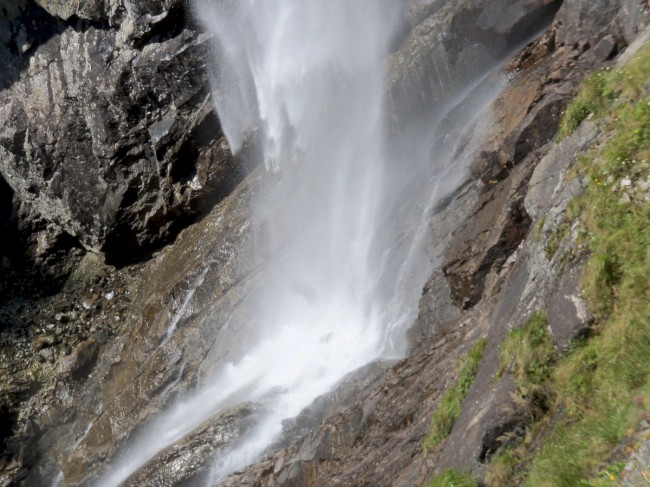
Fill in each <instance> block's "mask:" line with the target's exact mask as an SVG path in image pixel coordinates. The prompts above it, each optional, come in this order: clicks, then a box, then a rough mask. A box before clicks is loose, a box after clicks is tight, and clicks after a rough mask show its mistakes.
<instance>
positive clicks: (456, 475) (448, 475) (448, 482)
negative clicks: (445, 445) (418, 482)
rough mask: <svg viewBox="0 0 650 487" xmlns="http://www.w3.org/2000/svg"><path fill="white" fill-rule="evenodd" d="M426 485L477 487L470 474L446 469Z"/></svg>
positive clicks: (474, 479)
mask: <svg viewBox="0 0 650 487" xmlns="http://www.w3.org/2000/svg"><path fill="white" fill-rule="evenodd" d="M428 487H479V484H478V481H477V480H476V478H475V477H472V476H471V475H467V474H465V473H462V472H459V471H457V470H452V469H448V470H445V471H444V472H442V473H441V474H440V475H437V476H436V477H435V478H434V479H433V480H431V481H430V482H429V484H428Z"/></svg>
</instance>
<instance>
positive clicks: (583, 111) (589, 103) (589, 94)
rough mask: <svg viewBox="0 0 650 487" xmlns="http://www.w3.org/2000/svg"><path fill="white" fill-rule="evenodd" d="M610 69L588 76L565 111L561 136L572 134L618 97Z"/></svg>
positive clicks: (561, 125)
mask: <svg viewBox="0 0 650 487" xmlns="http://www.w3.org/2000/svg"><path fill="white" fill-rule="evenodd" d="M616 95H617V94H616V92H615V91H614V90H613V88H612V83H611V75H610V71H599V72H598V73H595V74H593V75H591V76H590V77H589V78H587V79H586V80H585V81H584V83H583V85H582V89H581V90H580V92H579V93H578V95H577V96H576V97H575V99H574V100H573V102H572V103H571V104H570V105H569V106H568V107H567V109H566V111H565V112H564V117H563V118H562V122H561V123H560V133H559V138H560V139H562V138H564V137H567V136H568V135H571V134H572V133H573V132H574V131H575V130H576V129H577V128H578V126H579V125H580V124H581V123H582V122H583V121H584V120H586V119H587V118H589V117H590V116H593V115H600V114H601V113H603V112H604V111H605V110H606V109H607V108H609V106H610V105H611V103H612V102H613V101H614V100H615V99H616Z"/></svg>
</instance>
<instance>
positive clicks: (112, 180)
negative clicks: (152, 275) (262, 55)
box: [0, 0, 251, 264]
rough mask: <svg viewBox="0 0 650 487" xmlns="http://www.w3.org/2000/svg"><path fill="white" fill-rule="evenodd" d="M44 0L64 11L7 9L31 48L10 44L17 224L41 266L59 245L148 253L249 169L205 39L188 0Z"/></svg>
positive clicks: (1, 100)
mask: <svg viewBox="0 0 650 487" xmlns="http://www.w3.org/2000/svg"><path fill="white" fill-rule="evenodd" d="M41 4H42V6H44V7H45V8H46V9H47V12H49V13H50V14H52V15H54V17H53V16H50V15H49V14H48V13H47V12H46V11H45V10H41V9H40V8H39V7H38V6H35V5H31V4H29V3H26V2H18V3H17V6H16V7H14V10H13V11H11V12H10V13H8V14H3V16H2V17H0V32H3V33H4V36H5V37H6V38H7V39H6V40H7V45H9V46H15V47H14V48H15V49H17V50H18V51H21V50H23V51H24V53H20V52H15V51H13V50H8V51H7V50H6V49H5V51H4V52H3V55H4V56H5V57H6V58H8V66H7V69H6V70H5V72H4V73H3V74H2V75H1V76H0V78H1V81H0V106H2V108H1V109H0V126H1V128H0V174H2V177H3V180H4V181H6V184H5V185H4V190H3V191H4V192H5V193H6V192H7V190H8V188H7V186H8V187H9V188H10V191H11V193H12V200H13V215H12V220H13V223H14V224H15V226H16V229H17V231H18V232H19V233H20V234H22V235H23V236H24V239H25V243H26V251H27V254H28V257H29V258H30V259H31V260H32V261H33V260H38V259H39V258H40V259H41V260H44V259H45V257H44V256H47V254H49V253H52V252H53V249H55V248H56V247H57V245H59V246H67V247H70V246H75V245H76V246H79V247H82V246H83V247H84V248H85V249H89V250H93V251H101V252H103V253H105V254H106V256H107V259H108V260H109V262H113V263H117V264H124V263H130V262H135V261H138V260H140V259H142V258H143V257H144V256H146V253H147V252H148V251H150V250H152V249H155V248H156V247H159V246H160V245H162V244H164V243H166V242H169V241H170V240H171V239H172V238H173V237H174V236H175V235H176V234H177V233H178V231H179V230H180V229H181V228H183V227H184V226H186V225H187V224H188V223H190V222H191V221H192V220H193V219H194V218H195V217H196V216H198V215H202V214H205V213H206V212H207V211H209V209H210V208H211V207H212V206H213V205H214V203H216V202H217V201H218V200H219V199H220V198H223V197H224V196H225V195H227V194H228V193H229V192H230V190H232V188H233V187H234V185H235V184H236V183H237V182H239V181H240V180H241V178H242V177H243V175H244V174H245V173H246V172H247V169H246V168H245V167H244V166H243V164H242V163H240V162H238V160H236V159H234V158H233V157H232V155H231V154H230V151H229V149H228V146H227V144H226V142H225V139H224V138H223V137H222V136H221V133H220V127H219V123H218V120H217V118H216V116H215V114H214V112H213V111H212V106H211V103H210V98H209V90H208V81H207V75H206V72H205V69H204V67H205V63H206V62H207V58H208V53H207V46H206V39H205V38H204V37H202V36H199V35H198V33H197V32H195V31H194V30H192V28H191V27H190V26H189V24H188V22H187V20H186V13H185V10H184V6H183V2H180V1H176V0H169V1H164V2H145V1H125V2H121V1H111V2H99V1H90V0H87V1H82V0H77V1H75V2H55V1H43V2H41ZM83 19H92V20H83ZM32 24H34V25H37V27H38V29H37V30H36V28H34V32H32V31H31V30H30V29H32V27H31V26H32ZM21 33H23V34H24V35H23V34H21ZM21 36H22V37H21ZM23 37H24V39H23ZM21 42H24V43H26V44H25V45H26V46H30V45H31V46H32V47H25V48H24V49H23V48H21V47H20V45H21V44H20V43H21ZM249 159H251V158H249ZM6 198H8V197H6ZM5 205H6V204H5ZM5 211H6V210H5Z"/></svg>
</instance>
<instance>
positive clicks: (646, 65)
mask: <svg viewBox="0 0 650 487" xmlns="http://www.w3.org/2000/svg"><path fill="white" fill-rule="evenodd" d="M649 52H650V47H648V46H646V47H645V48H643V49H642V50H641V51H640V52H639V53H638V54H637V55H636V57H635V58H634V59H633V60H632V61H631V62H629V63H627V64H626V65H625V66H623V67H620V68H617V69H610V68H607V69H605V70H601V71H598V72H597V73H594V74H592V75H591V76H590V77H588V78H587V79H586V80H585V81H584V82H583V84H582V87H581V89H580V91H579V92H578V94H577V96H576V97H575V98H574V100H573V101H572V102H571V103H570V104H569V106H568V107H567V109H566V111H565V112H564V116H563V118H562V121H561V122H560V132H559V133H558V139H560V140H561V139H562V138H564V137H567V136H569V135H571V134H572V133H573V132H574V131H575V130H576V129H577V128H578V126H579V125H580V124H581V123H582V122H583V121H584V120H586V119H587V118H589V117H590V116H594V117H602V116H603V115H607V114H609V111H610V108H611V107H612V105H615V104H623V103H626V102H629V101H631V100H637V99H638V98H639V97H640V96H641V94H642V93H644V91H645V83H646V82H647V80H648V79H650V55H649V54H648V53H649Z"/></svg>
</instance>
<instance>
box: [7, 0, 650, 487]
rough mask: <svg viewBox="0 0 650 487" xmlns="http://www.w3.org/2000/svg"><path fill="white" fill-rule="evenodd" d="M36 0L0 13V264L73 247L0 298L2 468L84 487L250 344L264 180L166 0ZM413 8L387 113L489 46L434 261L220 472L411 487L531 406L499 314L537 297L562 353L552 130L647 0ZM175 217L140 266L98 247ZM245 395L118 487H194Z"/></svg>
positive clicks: (569, 285) (398, 118) (124, 248)
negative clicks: (364, 339) (355, 363)
mask: <svg viewBox="0 0 650 487" xmlns="http://www.w3.org/2000/svg"><path fill="white" fill-rule="evenodd" d="M36 3H37V4H38V5H39V6H36V5H34V4H33V3H31V2H30V3H28V2H27V1H26V0H25V1H23V0H16V1H14V2H13V3H11V4H10V5H9V6H7V7H6V8H3V9H0V36H1V37H2V40H3V41H4V42H3V43H2V44H0V61H2V62H3V66H5V65H6V69H5V71H4V75H3V77H2V78H1V79H0V121H1V122H2V124H0V231H3V232H5V231H6V232H7V235H12V238H14V237H15V241H18V242H21V243H20V245H18V246H15V245H14V246H12V245H8V244H7V241H6V240H2V241H0V253H1V254H3V255H0V257H4V258H3V259H2V261H0V267H3V266H4V267H5V268H11V267H12V266H11V262H12V261H11V260H8V259H13V258H14V257H13V256H14V255H16V254H17V253H21V252H23V251H24V250H26V252H27V257H28V258H29V259H31V260H32V261H33V262H36V263H39V262H40V265H49V264H51V263H53V262H62V261H65V262H72V264H71V265H77V261H76V260H74V259H72V258H70V257H69V255H71V254H74V252H77V254H76V258H77V259H78V260H80V261H81V263H80V264H79V265H78V266H77V267H76V271H75V273H73V274H72V277H71V279H70V280H69V283H68V284H67V286H69V287H66V288H64V291H65V292H68V290H71V291H70V293H69V294H61V295H58V296H55V297H54V298H52V300H51V301H48V302H47V303H45V301H38V302H35V303H31V302H29V301H27V300H23V301H16V300H14V301H12V302H11V303H10V305H11V306H9V305H8V306H6V307H5V308H3V309H2V310H0V311H1V313H0V321H1V322H2V324H5V326H0V329H2V328H7V329H9V328H11V329H12V330H14V329H15V330H18V331H16V332H15V333H14V334H5V335H2V336H1V338H2V340H0V352H2V355H0V366H1V367H0V378H2V379H3V380H2V381H0V385H1V387H2V388H1V389H0V391H2V393H3V394H2V396H1V397H2V398H3V399H0V448H1V447H2V446H3V444H4V446H6V449H5V450H4V453H2V452H0V482H4V483H5V484H10V483H12V482H13V483H18V484H23V485H33V486H41V485H48V484H51V483H52V480H54V479H58V480H61V485H66V486H78V485H93V483H94V482H96V481H97V478H98V476H99V475H100V474H101V469H102V468H103V467H104V466H105V465H106V462H107V461H108V460H109V459H112V458H114V457H115V455H119V452H120V448H121V447H123V446H124V445H128V444H129V443H128V442H129V441H130V440H132V439H133V438H134V436H136V435H137V434H138V433H139V432H140V429H141V428H142V426H143V425H146V424H147V422H148V421H149V420H151V418H152V417H154V416H155V415H156V414H157V413H159V412H160V411H161V410H163V409H164V408H166V407H167V406H168V405H169V404H170V403H172V401H173V400H174V399H175V398H177V397H178V395H179V394H180V393H182V392H186V391H192V390H193V389H194V387H195V386H196V385H197V383H198V381H199V380H201V378H203V377H206V376H209V375H210V373H211V372H212V371H213V369H214V368H215V367H216V366H217V365H218V364H219V363H223V362H225V361H227V359H228V357H229V354H230V351H231V349H232V348H236V347H246V345H247V342H246V328H247V327H253V326H255V318H256V317H255V316H251V315H249V314H247V308H246V306H244V305H243V304H245V303H246V301H247V300H248V299H250V293H251V290H252V289H254V284H255V280H256V279H257V278H258V276H259V275H260V273H263V272H264V262H263V261H260V260H258V258H257V257H256V256H255V254H254V252H253V250H254V242H253V241H252V239H251V235H252V233H253V232H252V229H251V225H252V223H251V219H250V215H249V212H250V202H251V198H252V197H253V194H254V193H255V192H256V191H257V189H258V187H259V182H260V178H261V177H262V176H261V173H260V172H258V171H255V170H253V171H252V172H251V173H250V174H248V175H247V176H246V174H247V173H248V172H249V171H251V169H252V168H251V167H246V166H245V165H244V164H243V162H242V160H243V159H244V157H243V158H242V159H238V158H235V157H233V156H232V155H231V154H230V151H229V148H228V145H227V143H226V142H225V140H224V139H223V137H222V136H221V133H220V129H219V124H218V120H217V118H216V116H215V114H214V113H213V112H212V108H211V104H210V101H209V97H208V93H207V79H206V74H205V65H206V62H207V55H208V53H207V49H206V43H205V39H204V38H203V37H202V36H201V35H198V34H197V32H195V31H194V30H193V28H192V26H191V25H190V24H188V22H187V19H186V12H185V10H184V4H183V2H181V1H175V0H169V1H160V2H159V1H153V0H152V1H146V0H104V1H100V0H96V1H93V0H75V1H72V2H62V1H47V0H39V1H38V2H36ZM415 4H416V6H415V7H414V10H413V12H412V15H410V17H409V21H410V22H411V26H410V31H409V33H408V34H407V35H404V37H403V38H402V39H400V45H399V46H398V48H397V49H396V51H395V52H394V53H393V55H392V56H391V58H390V59H389V60H388V63H387V64H388V67H389V69H390V71H389V73H390V76H389V79H390V87H389V88H390V89H389V93H388V95H389V98H390V100H391V102H392V103H393V106H392V109H393V112H392V113H393V115H394V119H393V122H394V123H393V125H392V128H393V129H394V130H395V131H399V130H401V129H404V128H405V127H407V126H408V125H409V124H411V123H422V122H423V121H427V120H428V118H427V117H428V115H429V114H428V113H427V112H426V110H424V108H423V107H426V106H430V104H431V103H437V102H442V101H444V100H446V99H452V98H453V97H454V96H455V95H458V93H457V92H456V91H454V90H456V89H457V88H456V87H457V86H458V85H459V83H458V80H459V79H467V78H468V77H469V78H472V79H474V78H476V77H477V76H479V74H480V73H483V70H484V69H485V66H487V65H488V64H489V63H494V62H495V60H501V61H503V63H506V64H505V65H506V68H505V69H506V71H507V73H508V76H509V80H510V82H509V83H508V85H507V86H506V87H505V89H504V91H503V92H502V93H501V95H500V96H499V97H498V98H497V99H496V100H495V101H494V103H493V104H492V106H491V112H492V115H493V121H494V122H493V127H492V128H491V130H490V131H489V133H488V136H487V137H486V140H485V142H484V145H483V146H482V147H481V150H480V151H479V152H478V155H477V157H476V160H475V161H474V163H473V165H472V167H471V169H470V172H469V174H468V175H467V177H466V178H465V180H464V182H463V184H461V185H460V187H459V188H458V189H457V190H455V191H454V192H453V194H452V195H451V196H450V197H449V198H447V200H446V201H445V204H444V205H441V206H440V207H438V208H437V209H436V210H435V211H434V214H432V215H431V222H430V232H431V234H432V242H434V243H433V244H432V246H431V248H429V249H428V251H429V255H430V256H431V258H432V260H435V261H436V262H438V263H439V265H438V267H437V268H436V269H435V270H434V272H433V274H432V276H431V277H430V279H429V281H428V282H427V284H426V285H425V287H424V289H423V296H422V299H421V302H420V313H419V316H418V319H417V320H416V322H415V324H414V326H413V327H412V329H411V330H410V335H409V338H410V343H411V351H410V353H409V355H408V357H406V358H404V359H403V360H400V361H398V362H395V363H390V364H373V365H371V366H369V367H368V368H367V370H364V371H361V372H360V373H359V374H357V375H355V376H353V377H350V378H349V380H346V381H345V382H344V384H343V385H342V386H341V388H340V389H338V390H336V391H334V392H332V393H331V394H329V395H327V396H324V397H321V398H318V399H317V400H316V401H315V402H314V404H313V405H312V406H310V407H309V408H307V409H306V410H305V411H303V413H302V414H301V415H300V416H299V417H298V418H296V419H295V420H293V421H289V422H287V424H285V430H286V431H285V433H286V435H285V438H284V441H282V442H280V443H278V444H277V445H275V449H276V451H275V452H274V453H269V455H268V456H266V457H265V458H263V459H262V460H260V462H259V463H257V464H255V465H252V466H250V467H248V468H246V469H244V470H242V471H241V472H237V473H235V474H233V475H232V476H230V477H228V478H226V479H223V480H222V481H221V482H219V483H218V485H222V486H242V485H276V486H301V487H302V486H310V485H314V486H320V485H359V486H362V485H367V486H384V485H392V486H411V485H422V484H424V483H425V482H426V481H427V480H428V479H429V478H430V477H431V476H432V475H433V474H434V473H435V472H438V471H440V470H442V469H444V468H447V467H462V468H463V469H464V470H471V471H473V472H475V473H479V474H480V473H481V472H482V470H483V468H484V465H485V463H486V462H487V461H488V460H489V459H490V457H491V455H492V454H493V453H494V452H495V451H497V450H499V449H500V448H503V447H504V446H505V445H507V439H506V438H507V437H508V434H510V435H517V434H519V433H518V432H519V431H521V428H520V426H521V425H522V424H523V423H525V421H526V415H525V414H524V411H522V408H521V405H520V404H518V403H517V402H516V401H514V400H513V399H512V393H513V392H514V391H515V382H514V379H513V377H512V376H511V375H510V374H509V373H508V372H506V373H505V375H504V376H503V377H501V378H498V377H497V370H498V368H499V345H500V343H501V341H502V339H503V337H504V336H505V334H506V333H507V331H508V330H509V329H510V328H513V327H518V326H522V325H523V324H524V323H525V322H526V321H527V320H528V318H529V317H530V316H531V314H532V313H533V312H535V311H536V310H538V309H541V308H544V309H548V321H549V327H550V330H551V332H552V335H553V339H554V341H555V344H556V346H557V347H558V348H565V347H567V346H568V344H569V343H570V341H571V340H572V339H574V338H576V337H579V336H581V335H582V334H584V333H585V332H586V331H587V330H588V329H589V327H590V325H591V316H590V314H589V312H588V310H587V309H586V306H585V304H584V302H582V301H581V299H580V293H579V280H578V276H579V272H580V267H581V265H582V262H583V257H584V249H583V248H581V247H580V245H579V243H578V242H577V235H576V231H575V229H573V228H568V230H567V232H566V235H565V236H564V237H563V238H562V239H561V241H560V242H559V243H558V244H557V252H556V253H555V254H554V255H550V254H549V253H548V252H546V250H545V249H546V247H547V246H548V242H549V240H550V239H553V238H555V232H556V229H557V228H558V226H560V225H562V224H563V223H564V221H563V218H564V217H563V215H564V211H565V210H566V207H567V205H568V202H569V201H570V200H571V199H572V198H573V197H574V196H575V195H577V194H579V192H580V191H581V182H580V181H579V180H576V179H573V180H570V178H569V177H568V175H569V173H570V170H571V167H572V166H573V165H574V164H575V161H576V155H577V154H578V153H579V152H581V151H584V150H587V149H588V148H589V147H592V146H594V145H596V144H598V143H600V138H599V137H600V135H599V133H598V129H597V127H594V126H591V125H589V124H587V125H585V126H583V127H582V128H581V129H580V130H579V131H578V132H576V133H575V134H574V135H573V136H571V137H570V138H568V139H566V140H564V141H563V142H562V143H561V144H556V143H554V142H553V141H552V139H553V136H554V135H555V132H556V129H557V124H558V122H559V115H560V113H561V111H562V110H563V108H564V107H565V105H566V103H567V102H568V100H569V97H570V96H571V95H572V94H573V93H574V92H575V89H576V86H577V84H578V82H579V81H580V80H581V79H582V78H583V77H584V74H585V72H586V71H588V70H591V69H593V68H594V66H596V65H597V63H599V62H603V61H607V60H608V59H611V58H612V57H614V56H616V55H617V54H618V53H619V52H621V51H623V50H624V48H625V47H626V46H627V45H628V44H631V43H632V41H633V40H634V39H635V37H636V36H637V34H638V33H639V31H640V30H641V28H642V27H643V26H644V25H645V24H647V22H648V18H647V13H646V11H645V10H643V5H642V3H639V2H636V1H632V0H616V1H609V2H607V1H604V0H603V1H598V2H593V1H592V2H590V1H588V0H565V1H564V2H561V1H552V0H511V1H506V0H503V1H501V0H491V1H487V0H485V1H484V0H463V1H460V2H440V1H429V0H425V1H420V2H415ZM594 12H598V14H597V15H596V14H594ZM612 19H613V20H612ZM541 31H543V32H541ZM535 34H540V35H539V36H538V37H536V38H534V39H532V38H533V37H534V35H535ZM531 39H532V40H531ZM528 40H531V42H530V43H529V44H527V45H525V46H522V44H525V42H526V41H528ZM512 56H514V57H512ZM509 57H510V59H508V58H509ZM402 102H404V104H402ZM407 113H408V114H411V115H413V118H412V119H409V117H407V116H406V114H407ZM429 121H430V122H432V123H433V122H434V121H432V120H429ZM254 150H255V147H254V145H253V144H252V143H251V144H250V145H249V146H248V147H247V148H246V151H248V152H247V154H245V159H246V160H254V159H255V158H254V157H253V156H254ZM242 179H243V181H242ZM214 205H216V206H215V207H214V208H213V209H211V208H212V207H213V206H214ZM208 212H209V213H208ZM204 213H208V216H207V217H206V218H204V219H203V220H201V221H200V222H199V223H197V224H195V225H192V226H190V227H189V228H186V229H184V230H182V231H181V228H182V227H184V226H186V225H187V224H188V222H190V221H191V219H192V218H194V217H195V216H196V215H200V214H204ZM542 216H544V220H543V221H542ZM540 221H542V224H541V225H540V224H539V222H540ZM536 225H537V226H538V227H539V228H538V229H536V231H534V232H533V231H531V229H532V228H535V227H536ZM178 232H180V233H179V234H178V236H177V238H176V240H175V242H174V244H173V245H171V246H168V247H166V248H164V249H163V250H162V251H160V252H159V253H157V254H154V255H153V257H152V258H151V259H149V260H148V261H147V262H146V263H144V264H142V265H140V266H136V267H125V268H123V269H121V270H120V269H115V268H113V267H111V266H110V265H106V263H105V262H104V259H103V256H104V255H105V257H106V260H107V261H108V264H111V263H117V264H124V263H127V262H129V261H134V260H138V259H141V258H142V257H143V256H145V255H146V254H147V252H149V251H151V250H152V249H155V248H156V247H157V246H159V245H160V244H162V243H165V242H168V241H169V240H170V239H171V238H172V237H174V236H176V234H177V233H178ZM20 239H22V240H20ZM74 249H78V250H77V251H75V250H74ZM87 250H91V251H92V252H89V253H86V255H85V256H83V257H82V254H84V252H87ZM67 269H68V270H67V271H66V270H65V269H64V268H61V270H60V271H56V272H57V273H58V274H65V273H66V272H68V271H69V269H70V266H68V268H67ZM136 279H137V283H136V282H135V280H136ZM0 284H2V282H0ZM61 300H67V301H76V302H75V303H74V304H72V305H70V306H69V307H64V306H63V305H62V304H61V303H60V301H61ZM32 307H34V309H36V311H34V312H32V311H30V310H31V308H32ZM57 316H58V318H57ZM5 322H6V323H5ZM50 324H51V325H52V326H51V327H50V326H49V325H50ZM215 324H216V325H215ZM479 337H485V338H486V339H487V348H486V353H485V356H484V358H483V360H482V362H481V365H480V368H479V372H478V375H477V378H476V381H475V383H474V385H473V386H472V387H471V389H470V391H469V394H468V397H467V400H466V401H465V403H464V406H463V410H462V413H461V415H460V417H459V419H458V421H457V422H456V424H455V426H454V428H453V430H452V431H451V434H450V436H449V437H448V438H447V440H446V441H445V442H444V443H443V444H441V445H440V446H439V447H437V448H436V449H435V450H434V451H432V452H429V453H428V455H426V456H425V455H423V451H422V446H421V445H422V440H423V438H424V437H425V436H426V434H427V432H428V430H429V424H430V418H431V416H432V413H433V411H434V410H435V407H436V405H437V404H438V402H439V400H440V397H441V395H442V393H443V391H444V390H445V388H446V387H447V386H448V385H449V384H451V383H452V382H453V381H455V380H456V378H457V375H458V368H457V365H456V364H457V361H458V359H459V358H460V357H461V356H462V355H463V353H464V352H465V351H466V350H467V349H468V348H469V347H470V346H471V345H472V344H473V342H474V341H475V340H476V339H477V338H479ZM14 352H15V353H14ZM257 413H258V406H257V405H250V404H243V405H239V406H235V407H233V409H231V410H229V411H227V412H225V413H223V414H221V415H217V416H215V417H212V418H206V420H205V421H204V422H203V423H202V424H201V425H200V426H199V427H197V428H194V429H192V430H191V431H188V433H187V435H186V436H185V437H184V438H183V439H181V440H180V441H178V442H177V443H175V444H171V445H168V447H167V448H165V449H163V450H162V451H161V452H159V453H158V454H157V455H156V456H154V457H153V458H152V459H150V461H149V462H148V463H147V464H146V465H145V466H144V467H143V468H142V469H141V470H140V471H138V472H136V473H134V474H133V475H132V476H131V477H130V478H129V479H128V480H127V481H126V484H125V485H193V482H195V481H196V479H197V478H199V477H201V476H202V475H204V474H205V472H206V468H207V467H206V466H207V465H208V462H209V460H210V459H211V458H212V457H213V456H214V455H215V454H216V453H218V452H219V451H220V450H221V449H222V448H223V447H224V446H225V445H226V443H227V442H231V441H233V440H234V441H236V440H235V438H237V437H239V436H240V435H241V434H242V433H243V432H244V431H245V430H246V428H248V427H249V426H250V425H251V424H252V423H253V422H254V421H255V420H256V417H257ZM2 485H4V484H2Z"/></svg>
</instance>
